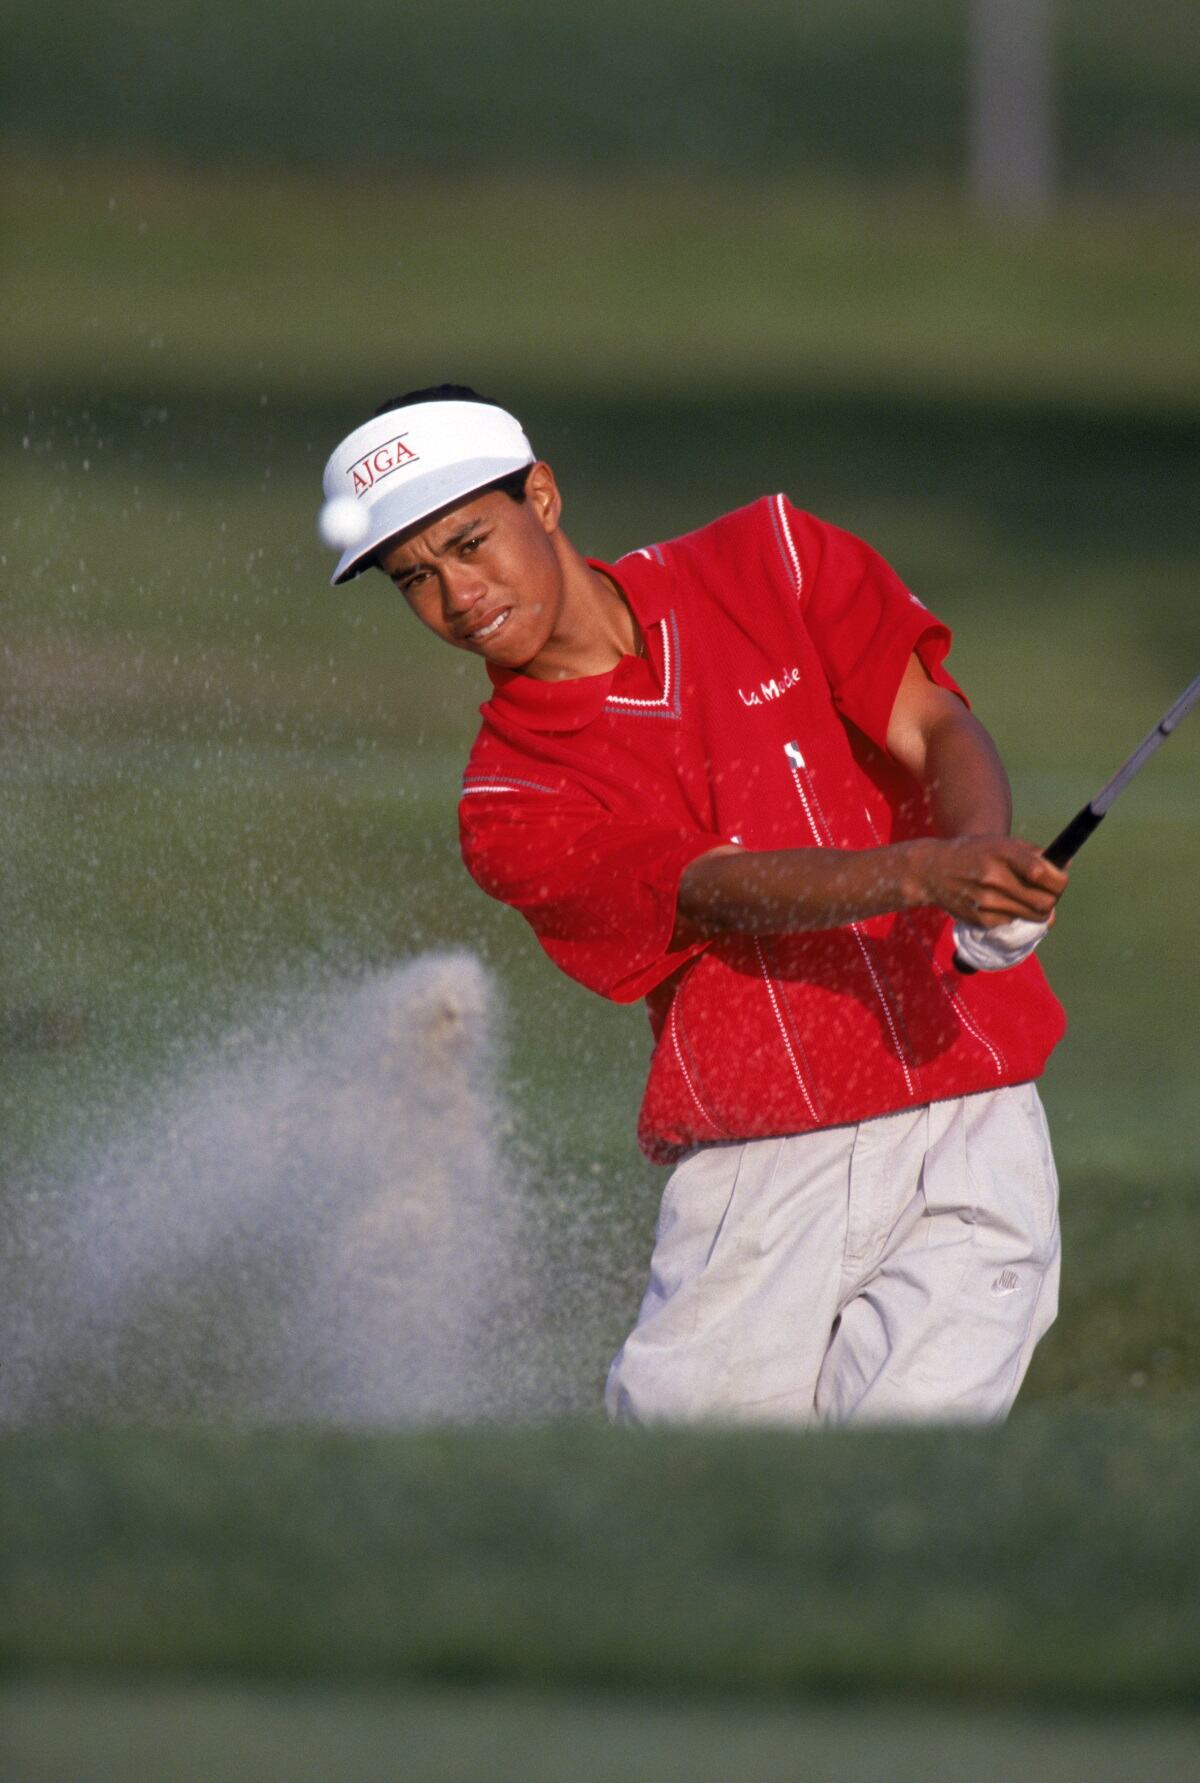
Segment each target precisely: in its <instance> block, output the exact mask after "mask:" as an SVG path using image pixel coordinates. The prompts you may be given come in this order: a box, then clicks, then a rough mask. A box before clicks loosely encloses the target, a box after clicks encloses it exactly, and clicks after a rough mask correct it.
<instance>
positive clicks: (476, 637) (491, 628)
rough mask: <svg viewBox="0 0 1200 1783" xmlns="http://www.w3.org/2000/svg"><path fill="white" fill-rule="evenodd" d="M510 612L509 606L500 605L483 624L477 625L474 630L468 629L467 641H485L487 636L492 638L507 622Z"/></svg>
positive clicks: (474, 642) (469, 642)
mask: <svg viewBox="0 0 1200 1783" xmlns="http://www.w3.org/2000/svg"><path fill="white" fill-rule="evenodd" d="M511 612H512V608H511V607H502V608H501V609H500V611H499V612H498V613H497V614H495V615H494V617H493V618H491V619H488V620H486V621H485V623H484V624H483V625H477V626H476V627H475V629H474V631H469V632H468V633H467V637H466V641H467V643H468V644H482V643H485V642H486V641H487V639H488V638H494V637H495V636H496V634H497V632H499V631H500V630H501V629H502V628H503V627H504V625H505V624H506V623H507V621H508V616H509V614H510V613H511Z"/></svg>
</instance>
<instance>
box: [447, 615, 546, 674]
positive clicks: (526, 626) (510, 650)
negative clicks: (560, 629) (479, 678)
mask: <svg viewBox="0 0 1200 1783" xmlns="http://www.w3.org/2000/svg"><path fill="white" fill-rule="evenodd" d="M545 642H546V640H545V639H544V638H543V637H542V636H541V635H540V633H539V631H538V628H537V627H536V626H531V625H530V623H529V620H528V617H527V616H526V615H522V614H521V613H519V612H518V611H517V610H516V609H515V608H514V609H513V611H512V612H511V613H510V614H509V616H508V618H507V619H506V620H505V622H504V624H503V625H502V626H501V627H500V629H499V631H497V632H496V633H494V634H493V636H491V637H489V638H476V639H473V640H472V641H471V643H470V644H469V645H468V646H467V648H468V649H469V650H471V651H472V653H473V654H474V655H476V656H482V657H483V659H484V661H485V662H489V663H491V664H492V666H493V668H497V669H516V670H520V669H527V668H529V667H530V665H531V664H533V663H535V662H536V661H537V658H538V656H539V655H540V653H541V651H542V649H543V647H544V645H545Z"/></svg>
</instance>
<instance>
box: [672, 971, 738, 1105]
mask: <svg viewBox="0 0 1200 1783" xmlns="http://www.w3.org/2000/svg"><path fill="white" fill-rule="evenodd" d="M667 1019H668V1023H669V1026H670V1029H671V1045H672V1046H673V1047H674V1049H675V1057H676V1059H678V1061H679V1071H680V1075H681V1076H682V1078H683V1081H684V1083H685V1084H686V1085H687V1091H688V1095H689V1096H690V1097H691V1098H692V1101H693V1102H694V1103H695V1104H696V1107H697V1108H698V1109H699V1110H700V1114H701V1116H702V1118H703V1119H704V1120H706V1121H707V1122H708V1124H709V1126H710V1127H711V1128H712V1130H713V1132H714V1133H725V1134H728V1131H729V1129H728V1128H727V1127H723V1126H722V1125H721V1123H720V1121H716V1120H714V1119H713V1117H712V1115H711V1114H709V1112H708V1110H707V1108H705V1106H704V1104H703V1102H702V1101H701V1100H700V1096H699V1093H698V1091H697V1089H696V1086H695V1084H694V1083H693V1082H692V1080H691V1076H690V1075H689V1073H688V1068H687V1065H686V1064H685V1063H684V1058H683V1048H682V1047H681V1046H680V1044H679V1033H678V1029H677V1027H676V1019H675V1005H674V1003H672V1004H671V1013H670V1016H669V1017H668V1018H667Z"/></svg>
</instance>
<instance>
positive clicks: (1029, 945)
mask: <svg viewBox="0 0 1200 1783" xmlns="http://www.w3.org/2000/svg"><path fill="white" fill-rule="evenodd" d="M1049 927H1050V924H1049V923H1048V922H1023V921H1022V920H1021V919H1020V918H1015V919H1014V920H1013V921H1012V922H1003V923H1001V924H1000V925H999V927H998V928H995V929H976V928H972V927H971V925H970V924H969V923H965V922H956V923H955V925H954V960H955V964H956V965H957V964H958V962H959V961H960V960H961V961H962V962H963V964H964V965H967V966H969V967H971V969H972V970H973V971H975V972H1007V971H1008V968H1009V967H1010V966H1019V965H1020V963H1021V961H1022V960H1027V959H1028V958H1029V956H1030V954H1031V953H1032V952H1033V950H1034V948H1035V947H1036V946H1037V945H1038V943H1039V942H1040V941H1041V939H1042V936H1043V935H1044V934H1045V933H1046V930H1047V929H1048V928H1049Z"/></svg>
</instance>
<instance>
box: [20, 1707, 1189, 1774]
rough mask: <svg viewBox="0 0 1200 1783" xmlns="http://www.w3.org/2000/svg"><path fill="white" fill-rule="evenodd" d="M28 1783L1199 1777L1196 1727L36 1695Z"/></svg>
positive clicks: (962, 1715) (806, 1711)
mask: <svg viewBox="0 0 1200 1783" xmlns="http://www.w3.org/2000/svg"><path fill="white" fill-rule="evenodd" d="M0 1712H3V1715H4V1722H5V1727H6V1730H7V1731H6V1735H5V1736H0V1737H2V1738H3V1740H4V1745H3V1746H0V1763H3V1752H4V1749H5V1747H6V1748H7V1754H8V1760H9V1763H8V1771H7V1774H8V1775H9V1776H10V1777H12V1778H13V1779H14V1783H15V1779H17V1778H19V1779H20V1780H21V1783H61V1780H62V1779H63V1778H64V1777H67V1776H70V1777H83V1776H86V1777H87V1779H88V1783H127V1780H128V1778H129V1777H130V1776H131V1775H133V1776H137V1777H138V1778H139V1779H143V1780H144V1783H167V1780H168V1779H169V1783H211V1779H212V1778H213V1777H215V1776H220V1777H222V1778H227V1779H229V1780H230V1783H243V1780H244V1783H331V1780H332V1779H341V1778H346V1779H353V1783H394V1779H395V1778H396V1776H397V1775H398V1774H399V1775H402V1776H403V1778H404V1779H405V1783H561V1779H562V1777H563V1775H564V1770H565V1769H568V1768H569V1772H570V1775H571V1777H572V1778H573V1779H577V1780H578V1783H729V1779H730V1778H733V1777H748V1776H753V1777H755V1778H756V1779H758V1783H795V1779H796V1778H797V1777H800V1776H802V1777H807V1778H814V1779H822V1780H824V1779H826V1778H835V1777H836V1778H838V1779H839V1783H877V1779H879V1778H880V1777H887V1778H888V1779H889V1780H890V1783H928V1779H929V1778H930V1777H968V1776H969V1777H970V1778H971V1779H972V1783H1010V1779H1011V1778H1013V1777H1014V1776H1020V1775H1024V1774H1026V1773H1031V1774H1033V1775H1036V1776H1037V1777H1039V1778H1040V1779H1043V1783H1076V1779H1078V1778H1080V1777H1084V1776H1086V1777H1087V1778H1089V1779H1090V1783H1128V1779H1129V1778H1130V1777H1133V1776H1139V1775H1153V1776H1154V1778H1155V1779H1156V1780H1157V1783H1185V1780H1187V1783H1190V1779H1192V1778H1194V1776H1195V1753H1196V1738H1197V1723H1196V1718H1195V1717H1194V1716H1192V1715H1181V1714H1171V1713H1167V1714H1138V1715H1120V1716H1117V1715H1110V1716H1107V1717H1105V1718H1104V1719H1102V1720H1099V1721H1097V1720H1095V1719H1088V1718H1084V1717H1081V1716H1078V1715H1071V1714H1049V1713H1045V1712H1043V1713H1040V1714H1032V1713H1014V1712H1012V1711H1008V1712H1005V1711H999V1710H976V1711H974V1712H968V1711H965V1710H962V1709H945V1708H939V1707H930V1706H928V1705H926V1706H924V1707H922V1706H918V1705H909V1706H907V1707H895V1706H893V1705H891V1704H884V1705H880V1704H877V1703H875V1704H868V1705H864V1704H863V1703H861V1702H854V1703H853V1704H851V1705H850V1706H848V1707H846V1706H841V1707H832V1706H829V1705H825V1704H816V1705H814V1704H805V1705H803V1706H800V1707H793V1706H790V1705H789V1706H786V1707H784V1706H780V1705H778V1704H775V1703H770V1704H763V1703H747V1702H738V1703H728V1702H723V1703H714V1702H712V1701H700V1702H697V1701H696V1700H694V1699H684V1700H682V1701H680V1700H678V1699H671V1698H669V1697H668V1698H665V1699H655V1698H653V1697H649V1696H645V1695H642V1696H636V1695H635V1696H632V1697H630V1696H620V1697H617V1696H611V1695H604V1694H601V1695H596V1694H595V1693H588V1694H582V1693H580V1694H575V1695H572V1694H568V1693H563V1692H553V1693H548V1692H544V1691H543V1692H535V1691H521V1690H513V1689H497V1688H494V1687H493V1688H482V1689H469V1690H468V1689H452V1688H445V1687H443V1688H440V1689H438V1688H432V1687H426V1688H423V1689H422V1688H413V1687H408V1688H405V1689H390V1690H381V1689H360V1690H348V1689H340V1690H330V1689H320V1690H314V1689H313V1688H311V1687H307V1688H305V1689H303V1690H286V1689H278V1688H277V1689H270V1688H263V1687H259V1688H257V1689H256V1688H252V1687H247V1686H246V1685H225V1686H221V1687H214V1686H212V1685H209V1686H204V1687H197V1686H186V1685H168V1686H164V1685H158V1686H154V1685H145V1684H130V1685H125V1686H112V1685H109V1686H107V1687H105V1686H101V1685H95V1684H85V1685H76V1686H69V1685H66V1686H64V1685H44V1684H43V1685H36V1686H26V1687H23V1688H22V1687H15V1688H11V1689H9V1690H7V1691H0Z"/></svg>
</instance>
